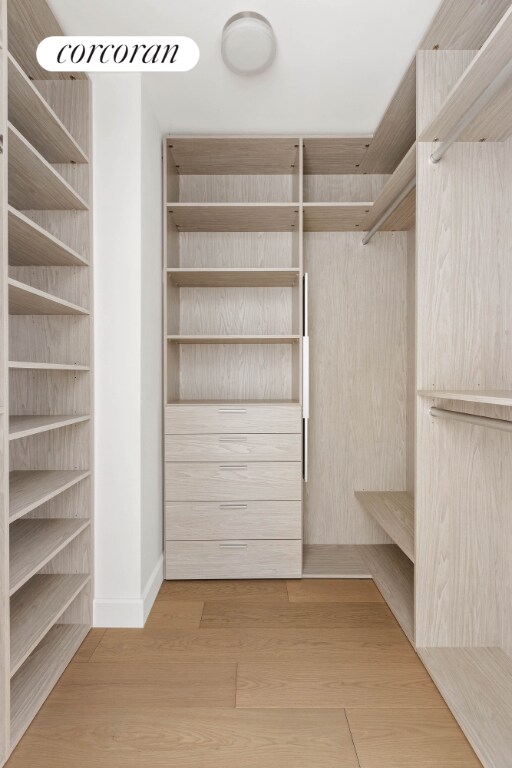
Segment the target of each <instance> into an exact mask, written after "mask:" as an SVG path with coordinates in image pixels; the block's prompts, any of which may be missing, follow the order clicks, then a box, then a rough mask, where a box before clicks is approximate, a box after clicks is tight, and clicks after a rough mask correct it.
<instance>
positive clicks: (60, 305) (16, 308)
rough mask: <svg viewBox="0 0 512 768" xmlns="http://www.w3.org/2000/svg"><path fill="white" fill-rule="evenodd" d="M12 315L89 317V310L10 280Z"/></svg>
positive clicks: (10, 307) (10, 312)
mask: <svg viewBox="0 0 512 768" xmlns="http://www.w3.org/2000/svg"><path fill="white" fill-rule="evenodd" d="M9 314H10V315H88V314H89V310H88V309H84V308H83V307H79V306H78V305H77V304H72V303H71V302H70V301H65V300H64V299H59V298H57V296H52V294H50V293H45V291H40V290H39V289H38V288H32V286H30V285H26V283H20V282H19V281H18V280H13V278H12V277H10V278H9Z"/></svg>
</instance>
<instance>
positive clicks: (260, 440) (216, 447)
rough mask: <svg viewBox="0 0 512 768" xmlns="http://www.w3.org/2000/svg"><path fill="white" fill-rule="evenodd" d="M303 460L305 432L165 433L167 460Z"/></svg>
mask: <svg viewBox="0 0 512 768" xmlns="http://www.w3.org/2000/svg"><path fill="white" fill-rule="evenodd" d="M230 459H235V460H240V461H243V460H244V459H245V460H248V461H302V435H300V434H299V433H297V434H277V433H276V434H270V435H261V434H260V435H258V434H248V435H244V434H230V435H229V434H228V435H166V436H165V460H166V461H223V460H230Z"/></svg>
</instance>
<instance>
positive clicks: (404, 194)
mask: <svg viewBox="0 0 512 768" xmlns="http://www.w3.org/2000/svg"><path fill="white" fill-rule="evenodd" d="M415 186H416V178H414V179H411V180H410V182H409V183H408V184H407V185H406V186H405V187H404V188H403V189H402V191H401V192H400V194H399V195H398V197H397V198H396V199H395V200H393V202H392V203H391V205H390V206H389V208H386V210H385V211H384V213H383V214H382V216H381V217H380V218H379V219H377V221H376V222H375V224H374V225H373V227H372V228H371V229H370V230H369V232H367V233H366V235H365V236H364V237H363V245H368V243H369V242H370V240H371V239H372V237H373V236H374V234H375V233H376V232H378V231H379V229H380V228H381V226H382V225H383V224H384V222H385V221H386V220H387V219H389V217H390V216H391V214H392V213H393V211H396V209H397V208H398V206H399V205H400V203H402V202H403V201H404V200H405V198H406V197H407V195H408V194H409V192H410V191H411V190H413V189H414V187H415Z"/></svg>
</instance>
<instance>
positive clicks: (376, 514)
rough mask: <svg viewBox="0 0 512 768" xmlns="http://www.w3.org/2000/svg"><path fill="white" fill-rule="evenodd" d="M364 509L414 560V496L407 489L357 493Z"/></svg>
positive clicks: (357, 497) (410, 558)
mask: <svg viewBox="0 0 512 768" xmlns="http://www.w3.org/2000/svg"><path fill="white" fill-rule="evenodd" d="M355 497H356V499H357V500H358V501H359V502H360V503H361V505H362V507H363V509H365V510H366V512H368V514H370V515H371V516H372V517H373V519H374V520H375V521H376V522H377V523H378V524H379V525H380V526H381V528H383V530H384V531H385V532H386V533H387V534H388V536H389V538H390V539H391V540H392V541H394V543H395V544H398V546H399V547H400V549H401V550H402V552H404V553H405V554H406V555H407V557H408V558H409V560H412V562H414V498H413V497H412V495H411V494H409V493H407V492H405V491H386V492H383V491H365V492H358V491H356V493H355Z"/></svg>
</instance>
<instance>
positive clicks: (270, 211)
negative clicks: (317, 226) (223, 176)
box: [167, 203, 299, 232]
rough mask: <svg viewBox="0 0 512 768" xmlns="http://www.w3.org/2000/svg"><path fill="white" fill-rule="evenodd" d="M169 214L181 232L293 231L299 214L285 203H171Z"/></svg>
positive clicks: (293, 206) (296, 209) (296, 208)
mask: <svg viewBox="0 0 512 768" xmlns="http://www.w3.org/2000/svg"><path fill="white" fill-rule="evenodd" d="M167 211H168V215H169V216H172V219H173V222H174V224H175V225H176V227H177V228H178V229H179V231H180V232H291V231H292V229H293V228H294V227H295V226H298V224H297V215H298V212H299V211H298V207H297V205H290V204H288V205H287V204H285V203H282V204H280V205H276V204H273V203H268V204H267V203H259V204H258V203H246V204H245V205H241V204H238V205H236V204H233V205H228V204H225V203H218V204H214V203H195V204H194V203H170V204H169V205H168V206H167Z"/></svg>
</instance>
